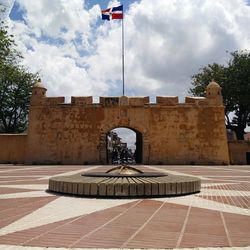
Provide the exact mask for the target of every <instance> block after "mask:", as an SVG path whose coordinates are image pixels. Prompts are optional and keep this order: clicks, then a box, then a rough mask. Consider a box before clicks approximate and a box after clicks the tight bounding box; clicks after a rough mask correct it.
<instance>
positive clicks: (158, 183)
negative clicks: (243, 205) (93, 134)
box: [49, 171, 201, 198]
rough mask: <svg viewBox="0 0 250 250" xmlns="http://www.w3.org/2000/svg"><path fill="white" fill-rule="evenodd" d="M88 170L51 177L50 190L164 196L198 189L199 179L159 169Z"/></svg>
mask: <svg viewBox="0 0 250 250" xmlns="http://www.w3.org/2000/svg"><path fill="white" fill-rule="evenodd" d="M106 173H109V174H108V175H105V174H103V173H86V174H77V175H72V176H58V177H52V178H50V179H49V191H52V192H57V193H62V194H72V195H79V196H93V197H100V198H105V197H116V198H123V197H124V198H125V197H134V198H136V197H164V196H176V195H186V194H192V193H197V192H199V191H200V186H201V184H200V179H199V178H196V177H190V176H180V175H165V174H162V173H159V174H158V175H157V174H156V173H152V175H151V176H150V174H149V173H145V174H144V175H143V174H141V175H140V174H138V173H129V174H121V173H115V172H112V171H111V172H106Z"/></svg>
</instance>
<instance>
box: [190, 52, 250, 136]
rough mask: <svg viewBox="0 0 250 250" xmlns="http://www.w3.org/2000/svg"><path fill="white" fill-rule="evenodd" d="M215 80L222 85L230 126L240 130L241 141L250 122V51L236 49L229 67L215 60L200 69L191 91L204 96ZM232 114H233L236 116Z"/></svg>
mask: <svg viewBox="0 0 250 250" xmlns="http://www.w3.org/2000/svg"><path fill="white" fill-rule="evenodd" d="M211 80H215V81H216V82H218V83H219V84H220V86H221V87H222V96H223V100H224V105H225V116H226V125H227V128H228V129H232V130H233V131H234V132H235V133H236V136H237V139H238V140H243V139H244V133H245V132H244V130H245V128H246V126H247V125H250V52H249V51H235V52H232V53H231V58H230V60H229V62H228V63H227V65H226V66H224V65H220V64H217V63H213V64H208V65H207V66H205V67H203V68H202V69H200V72H199V73H198V74H196V75H194V76H192V85H193V87H192V88H191V89H190V93H191V94H193V95H194V96H204V95H205V89H206V86H207V85H208V83H209V82H210V81H211ZM230 113H231V114H233V118H232V119H230V117H229V114H230Z"/></svg>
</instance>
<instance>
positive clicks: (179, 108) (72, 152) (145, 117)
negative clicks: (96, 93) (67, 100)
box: [26, 97, 229, 164]
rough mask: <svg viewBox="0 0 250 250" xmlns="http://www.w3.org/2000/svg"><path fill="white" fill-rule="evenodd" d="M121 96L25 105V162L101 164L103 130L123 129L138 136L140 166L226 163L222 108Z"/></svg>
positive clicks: (226, 149) (104, 156)
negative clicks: (27, 109) (27, 107)
mask: <svg viewBox="0 0 250 250" xmlns="http://www.w3.org/2000/svg"><path fill="white" fill-rule="evenodd" d="M123 99H124V97H123ZM125 99H126V98H125ZM125 99H124V100H122V101H121V100H119V98H118V99H117V98H101V100H100V103H99V104H91V103H87V104H86V103H85V104H84V103H81V105H80V104H79V105H77V104H76V103H71V104H60V101H62V99H60V100H59V99H57V100H56V99H55V98H53V99H47V98H44V100H43V102H42V103H41V105H34V106H31V109H30V117H29V120H30V122H29V130H28V147H27V154H26V162H27V163H62V164H69V163H70V164H84V163H85V164H86V163H88V164H91V163H102V164H106V163H107V159H106V135H107V133H108V132H109V131H110V130H111V129H114V128H117V127H127V128H131V129H133V130H135V131H138V132H140V133H141V134H142V137H143V155H142V157H143V163H144V164H228V163H229V157H228V147H227V138H226V130H225V124H224V108H223V106H208V105H207V106H204V105H197V104H196V103H186V104H178V103H176V104H173V103H172V104H171V105H170V104H167V103H166V104H165V105H164V104H163V103H158V104H149V103H148V98H146V99H145V98H133V99H131V100H130V98H127V100H125ZM121 102H123V103H121Z"/></svg>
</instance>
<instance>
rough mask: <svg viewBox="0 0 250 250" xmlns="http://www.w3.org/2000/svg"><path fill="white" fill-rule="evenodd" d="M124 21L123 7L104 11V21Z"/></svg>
mask: <svg viewBox="0 0 250 250" xmlns="http://www.w3.org/2000/svg"><path fill="white" fill-rule="evenodd" d="M113 19H123V5H120V6H118V7H113V8H109V9H106V10H102V20H108V21H109V20H113Z"/></svg>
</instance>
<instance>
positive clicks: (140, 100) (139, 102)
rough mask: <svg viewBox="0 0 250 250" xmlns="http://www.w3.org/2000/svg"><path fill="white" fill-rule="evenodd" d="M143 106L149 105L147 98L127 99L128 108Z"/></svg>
mask: <svg viewBox="0 0 250 250" xmlns="http://www.w3.org/2000/svg"><path fill="white" fill-rule="evenodd" d="M145 104H149V96H143V97H129V105H130V106H137V107H138V106H144V105H145Z"/></svg>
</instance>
